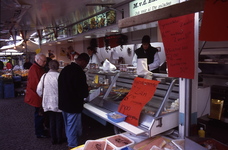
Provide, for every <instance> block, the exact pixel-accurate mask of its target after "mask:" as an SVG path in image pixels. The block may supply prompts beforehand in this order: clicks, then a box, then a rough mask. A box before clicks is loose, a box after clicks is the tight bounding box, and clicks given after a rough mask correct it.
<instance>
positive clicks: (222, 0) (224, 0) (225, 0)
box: [214, 0, 227, 4]
mask: <svg viewBox="0 0 228 150" xmlns="http://www.w3.org/2000/svg"><path fill="white" fill-rule="evenodd" d="M218 1H219V0H216V1H215V2H214V4H215V3H217V2H218ZM220 1H221V2H227V0H220Z"/></svg>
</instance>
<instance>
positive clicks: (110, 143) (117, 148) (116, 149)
mask: <svg viewBox="0 0 228 150" xmlns="http://www.w3.org/2000/svg"><path fill="white" fill-rule="evenodd" d="M117 136H122V137H123V138H126V139H128V140H129V141H130V143H129V144H126V145H124V146H122V147H117V146H116V145H114V144H113V143H112V142H111V141H110V140H109V139H111V138H113V137H117ZM106 141H107V144H109V145H111V146H112V147H114V148H115V150H121V149H123V148H126V147H128V146H130V145H132V144H134V141H133V140H131V139H129V138H128V137H126V136H124V135H122V134H118V135H114V136H110V137H108V138H107V139H106Z"/></svg>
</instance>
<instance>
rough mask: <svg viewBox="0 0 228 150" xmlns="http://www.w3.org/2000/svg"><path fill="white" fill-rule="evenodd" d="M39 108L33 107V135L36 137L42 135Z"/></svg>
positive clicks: (42, 119) (42, 129) (41, 120)
mask: <svg viewBox="0 0 228 150" xmlns="http://www.w3.org/2000/svg"><path fill="white" fill-rule="evenodd" d="M39 109H40V108H39V107H35V134H36V136H37V137H39V136H41V135H44V126H43V122H44V116H40V115H39Z"/></svg>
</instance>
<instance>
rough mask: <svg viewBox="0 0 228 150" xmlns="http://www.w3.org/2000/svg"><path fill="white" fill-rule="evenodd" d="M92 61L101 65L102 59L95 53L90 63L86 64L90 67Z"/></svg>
mask: <svg viewBox="0 0 228 150" xmlns="http://www.w3.org/2000/svg"><path fill="white" fill-rule="evenodd" d="M90 63H95V64H98V66H100V65H101V62H100V59H99V58H98V56H97V54H93V55H92V57H91V58H90V59H89V63H88V65H87V66H86V68H89V66H90V65H89V64H90Z"/></svg>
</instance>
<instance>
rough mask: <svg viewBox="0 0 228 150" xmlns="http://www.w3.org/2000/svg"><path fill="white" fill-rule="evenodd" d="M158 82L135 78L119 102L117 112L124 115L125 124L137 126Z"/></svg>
mask: <svg viewBox="0 0 228 150" xmlns="http://www.w3.org/2000/svg"><path fill="white" fill-rule="evenodd" d="M158 83H159V81H156V80H148V79H144V78H140V77H136V78H135V79H134V82H133V84H132V88H131V90H130V92H129V93H128V94H127V96H126V97H125V98H124V99H123V100H122V101H121V103H120V105H119V108H118V112H120V113H122V114H125V115H126V116H127V117H126V119H125V121H126V122H128V123H130V124H132V125H134V126H138V124H139V116H140V114H141V111H142V109H143V107H144V106H145V105H146V103H147V102H148V101H150V100H151V98H152V97H153V96H154V93H155V91H156V88H157V85H158Z"/></svg>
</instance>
